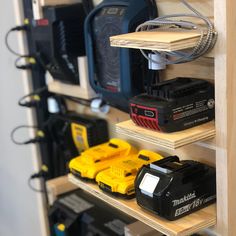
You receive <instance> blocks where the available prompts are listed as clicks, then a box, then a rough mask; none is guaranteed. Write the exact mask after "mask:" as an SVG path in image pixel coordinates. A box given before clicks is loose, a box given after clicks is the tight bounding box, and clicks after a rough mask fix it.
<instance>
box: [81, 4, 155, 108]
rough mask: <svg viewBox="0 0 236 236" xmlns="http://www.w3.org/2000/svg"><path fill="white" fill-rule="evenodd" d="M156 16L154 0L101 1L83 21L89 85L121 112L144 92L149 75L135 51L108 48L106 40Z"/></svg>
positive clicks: (143, 62) (129, 30)
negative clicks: (130, 100) (129, 101)
mask: <svg viewBox="0 0 236 236" xmlns="http://www.w3.org/2000/svg"><path fill="white" fill-rule="evenodd" d="M156 16H157V11H156V5H155V3H154V1H145V0H140V1H135V0H130V1H129V0H119V1H117V0H111V1H108V0H104V1H103V2H102V3H101V4H99V5H98V6H97V7H95V8H94V10H92V11H91V13H90V14H89V15H88V16H87V18H86V21H85V43H86V53H87V57H88V68H89V80H90V84H91V86H92V87H93V89H94V90H95V91H96V92H98V93H100V94H102V98H103V99H104V100H106V101H107V102H108V103H109V104H111V105H113V106H115V107H118V108H120V109H122V110H124V111H128V99H129V98H130V97H132V96H134V95H136V94H139V93H141V92H144V87H145V83H146V78H148V79H149V72H148V69H147V63H146V62H145V60H143V58H142V56H141V55H139V53H138V52H136V50H132V49H118V48H112V47H111V46H110V42H109V37H110V36H113V35H117V34H122V33H128V32H131V31H134V30H135V28H136V27H137V25H138V24H139V23H140V22H143V21H145V20H148V19H150V17H156ZM150 74H151V73H150ZM150 77H152V75H150Z"/></svg>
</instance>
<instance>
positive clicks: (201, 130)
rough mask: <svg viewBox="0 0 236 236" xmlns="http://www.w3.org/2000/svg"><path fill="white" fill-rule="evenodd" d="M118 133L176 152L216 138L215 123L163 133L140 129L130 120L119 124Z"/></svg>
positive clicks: (117, 126)
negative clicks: (193, 144) (190, 145)
mask: <svg viewBox="0 0 236 236" xmlns="http://www.w3.org/2000/svg"><path fill="white" fill-rule="evenodd" d="M116 132H117V133H119V134H123V135H126V136H129V137H131V138H132V139H138V140H140V141H145V142H148V143H152V144H154V145H157V146H160V147H163V148H167V149H171V150H174V149H176V148H179V147H182V146H185V145H188V144H191V143H194V142H198V141H201V140H206V139H210V138H213V137H214V136H215V126H214V122H208V123H206V124H203V125H200V126H197V127H194V128H190V129H186V130H184V131H180V132H174V133H161V132H157V131H153V130H148V129H145V128H142V127H139V126H137V125H135V124H134V123H133V121H132V120H128V121H124V122H121V123H118V124H117V125H116Z"/></svg>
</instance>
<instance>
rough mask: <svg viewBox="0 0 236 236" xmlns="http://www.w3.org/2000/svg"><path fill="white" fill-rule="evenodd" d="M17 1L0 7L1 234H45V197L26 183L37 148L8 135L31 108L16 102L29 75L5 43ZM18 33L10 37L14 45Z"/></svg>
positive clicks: (24, 122)
mask: <svg viewBox="0 0 236 236" xmlns="http://www.w3.org/2000/svg"><path fill="white" fill-rule="evenodd" d="M17 2H21V1H20V0H4V1H1V7H0V153H1V154H0V235H1V236H16V235H17V236H43V235H45V230H44V229H43V226H42V223H43V216H42V199H41V196H40V194H39V193H35V192H32V191H31V190H30V189H29V188H28V186H27V179H28V177H29V176H30V175H31V174H32V173H33V172H34V171H35V169H36V168H37V161H36V160H37V159H36V156H35V155H34V154H33V153H35V148H34V152H32V146H16V145H14V144H13V143H12V142H11V141H10V136H9V135H10V131H11V129H12V128H14V127H15V126H17V125H20V124H26V123H27V121H28V120H29V111H28V110H27V109H25V108H20V107H18V106H17V100H18V98H19V97H21V96H22V95H24V94H25V93H26V92H25V90H26V86H24V84H25V85H26V84H27V80H28V78H24V76H25V75H26V74H24V73H22V72H20V71H19V70H16V69H15V68H14V65H13V63H14V59H15V56H13V55H11V54H10V53H9V52H8V51H7V49H6V47H5V46H4V35H5V32H6V31H7V30H8V29H9V28H10V27H12V26H14V25H15V24H16V22H15V20H16V17H15V14H14V8H13V4H16V3H17ZM18 36H19V34H17V33H16V34H14V33H13V35H12V37H11V38H13V40H11V44H12V45H13V46H14V48H17V45H18V44H19V39H20V38H19V37H18ZM33 166H34V167H33Z"/></svg>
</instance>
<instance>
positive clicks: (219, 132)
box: [69, 0, 236, 236]
mask: <svg viewBox="0 0 236 236" xmlns="http://www.w3.org/2000/svg"><path fill="white" fill-rule="evenodd" d="M188 2H189V3H190V4H192V5H193V6H195V7H196V8H197V9H198V10H199V11H200V12H202V13H203V14H204V15H206V16H208V17H211V19H213V18H214V24H215V27H216V29H217V31H218V40H217V44H216V46H215V49H214V58H202V59H203V60H202V59H200V60H198V61H196V62H191V63H188V64H187V65H186V66H185V65H184V64H183V65H176V66H175V65H172V66H169V68H168V69H167V70H166V71H164V72H162V73H163V74H165V78H173V76H174V75H175V74H177V75H180V74H181V75H182V76H196V77H197V78H208V77H210V78H209V79H211V80H212V81H214V82H215V94H216V95H215V97H216V123H215V132H216V139H215V140H216V141H214V142H210V144H209V145H210V146H211V147H213V149H215V153H214V157H215V163H216V170H217V220H216V214H215V206H210V207H209V208H206V209H204V210H202V211H199V212H196V213H194V214H193V215H195V216H196V214H198V213H200V215H201V216H199V218H198V220H197V221H196V219H197V217H196V218H195V217H194V219H193V218H191V217H190V216H189V217H185V218H183V219H182V220H181V219H180V220H179V221H178V222H175V223H176V224H175V226H174V224H173V222H172V223H171V222H165V221H163V220H161V222H162V223H160V219H159V218H158V217H156V216H155V219H154V216H151V214H150V213H147V212H145V211H144V210H141V209H140V208H138V206H137V205H135V203H134V202H132V201H130V203H124V201H123V200H117V199H114V198H111V197H110V196H108V195H106V194H104V193H102V192H101V191H100V190H99V188H98V187H97V186H95V185H93V184H85V183H83V182H81V181H78V180H77V179H75V178H73V177H72V176H69V178H70V181H72V182H73V183H75V184H76V185H77V186H79V187H81V188H83V189H84V190H86V191H88V192H90V193H91V194H93V195H94V196H96V197H98V198H101V199H102V200H104V201H107V202H110V204H112V205H113V206H116V207H119V208H120V209H121V210H122V211H124V212H127V213H129V214H131V213H132V215H133V216H136V217H137V219H139V220H141V221H143V222H145V223H146V224H149V225H150V226H152V227H154V228H156V229H157V230H160V231H162V232H166V234H168V235H189V234H190V233H191V232H196V231H198V230H200V229H203V228H207V227H210V226H211V225H214V224H215V222H216V221H217V224H216V228H215V231H216V232H217V235H219V236H233V235H236V224H235V219H236V201H235V199H236V171H235V169H236V158H235V153H236V122H235V120H236V107H235V106H234V104H235V103H236V93H235V91H236V79H235V78H236V59H235V55H236V47H235V41H236V31H235V29H234V28H235V22H236V14H235V9H236V1H232V0H205V1H201V0H188ZM157 4H158V7H159V14H160V15H166V14H171V13H173V12H176V13H177V12H186V13H187V12H188V11H186V9H183V8H182V6H181V4H180V1H179V0H157ZM188 13H189V12H188ZM70 92H71V91H70ZM200 145H203V146H205V147H206V148H209V147H210V146H208V144H207V143H206V142H201V144H200ZM211 147H210V148H211ZM199 148H200V147H199ZM136 210H137V211H138V212H139V213H137V211H136ZM193 215H192V217H193ZM180 221H181V222H182V223H181V224H180V223H179V222H180ZM164 222H165V224H164ZM196 222H197V223H196ZM193 228H194V230H193ZM185 230H187V231H185ZM188 230H190V231H188ZM192 230H193V231H192Z"/></svg>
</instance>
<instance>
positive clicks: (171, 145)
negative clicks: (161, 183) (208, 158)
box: [116, 126, 215, 150]
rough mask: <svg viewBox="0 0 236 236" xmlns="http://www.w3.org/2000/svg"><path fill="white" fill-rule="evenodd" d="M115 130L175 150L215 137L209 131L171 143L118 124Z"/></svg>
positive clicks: (213, 132)
mask: <svg viewBox="0 0 236 236" xmlns="http://www.w3.org/2000/svg"><path fill="white" fill-rule="evenodd" d="M116 132H117V133H119V134H122V135H126V136H129V137H131V138H135V139H138V140H141V141H145V142H148V143H152V144H155V145H157V146H161V147H164V148H168V149H171V150H175V149H177V148H180V147H182V146H185V145H188V144H192V143H195V142H198V141H203V140H207V139H212V138H214V137H215V131H211V132H209V133H207V134H201V135H199V136H194V137H192V138H188V139H186V140H184V141H180V142H176V143H172V142H168V141H165V140H163V139H157V138H156V137H153V138H150V137H148V136H146V135H143V136H141V135H139V134H136V133H135V132H133V131H130V130H129V131H127V130H126V129H123V128H121V127H118V126H116Z"/></svg>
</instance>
